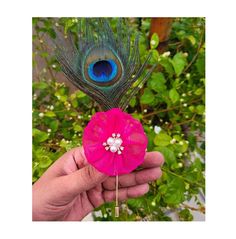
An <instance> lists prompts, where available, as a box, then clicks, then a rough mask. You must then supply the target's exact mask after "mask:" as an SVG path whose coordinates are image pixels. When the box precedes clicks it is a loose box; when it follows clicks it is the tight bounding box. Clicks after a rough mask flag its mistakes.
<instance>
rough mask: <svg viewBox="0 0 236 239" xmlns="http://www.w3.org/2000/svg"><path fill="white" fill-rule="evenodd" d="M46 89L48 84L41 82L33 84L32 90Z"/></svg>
mask: <svg viewBox="0 0 236 239" xmlns="http://www.w3.org/2000/svg"><path fill="white" fill-rule="evenodd" d="M47 87H48V84H47V83H46V82H43V81H40V82H34V83H33V89H34V90H44V89H46V88H47Z"/></svg>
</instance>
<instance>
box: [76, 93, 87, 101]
mask: <svg viewBox="0 0 236 239" xmlns="http://www.w3.org/2000/svg"><path fill="white" fill-rule="evenodd" d="M76 96H77V98H79V99H80V98H84V97H85V96H86V94H85V93H84V92H82V91H78V92H76Z"/></svg>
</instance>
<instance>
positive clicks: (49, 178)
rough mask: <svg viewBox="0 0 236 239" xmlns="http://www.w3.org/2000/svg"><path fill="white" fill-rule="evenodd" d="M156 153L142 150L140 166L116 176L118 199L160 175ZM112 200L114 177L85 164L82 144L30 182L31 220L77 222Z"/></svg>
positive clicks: (134, 194) (139, 192) (138, 192)
mask: <svg viewBox="0 0 236 239" xmlns="http://www.w3.org/2000/svg"><path fill="white" fill-rule="evenodd" d="M163 162H164V158H163V156H162V154H160V153H159V152H149V153H146V155H145V159H144V162H143V164H142V165H141V166H140V167H141V168H142V169H141V170H139V171H134V172H131V173H129V174H125V175H121V176H119V200H120V201H122V200H126V199H128V198H135V197H140V196H142V195H144V194H145V193H147V192H148V190H149V185H148V182H151V181H153V180H156V179H158V178H160V177H161V174H162V172H161V169H160V167H161V165H162V164H163ZM114 200H115V177H109V176H107V175H105V174H103V173H100V172H99V171H97V170H96V169H95V168H94V167H93V166H91V165H89V164H88V162H87V160H86V158H85V155H84V150H83V148H82V147H79V148H75V149H72V150H71V151H69V152H67V153H65V154H64V155H63V156H62V157H61V158H59V159H58V160H57V161H56V162H55V163H54V164H53V165H51V166H50V167H49V169H48V170H47V171H46V172H45V173H44V174H43V175H42V177H41V178H40V179H39V180H38V181H37V182H36V183H35V184H34V185H33V220H34V221H79V220H82V219H83V218H84V217H85V216H86V215H87V214H88V213H90V212H92V211H93V210H94V209H95V208H97V207H99V206H100V205H102V204H103V203H105V202H111V201H114Z"/></svg>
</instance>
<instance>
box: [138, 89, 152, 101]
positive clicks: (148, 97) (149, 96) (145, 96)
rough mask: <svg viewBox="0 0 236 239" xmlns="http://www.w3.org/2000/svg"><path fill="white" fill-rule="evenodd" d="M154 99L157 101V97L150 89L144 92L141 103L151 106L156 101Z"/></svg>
mask: <svg viewBox="0 0 236 239" xmlns="http://www.w3.org/2000/svg"><path fill="white" fill-rule="evenodd" d="M154 99H155V96H154V94H153V93H152V91H151V90H150V89H147V88H146V89H145V90H144V93H143V95H142V96H141V99H140V101H141V103H142V104H150V103H152V102H153V101H154Z"/></svg>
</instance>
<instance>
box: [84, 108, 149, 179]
mask: <svg viewBox="0 0 236 239" xmlns="http://www.w3.org/2000/svg"><path fill="white" fill-rule="evenodd" d="M112 135H113V136H112ZM112 137H113V139H110V141H109V140H108V139H109V138H112ZM117 138H119V139H121V141H119V140H118V141H114V140H117ZM113 141H114V142H115V143H117V142H118V144H114V145H115V146H116V147H115V146H114V145H113V144H111V143H110V142H113ZM120 142H122V143H121V144H120ZM108 143H109V144H108ZM147 143H148V140H147V136H146V135H145V133H144V130H143V127H142V124H141V123H140V122H139V121H138V120H136V119H134V118H133V117H132V116H131V115H129V114H127V113H125V112H123V111H122V110H120V109H119V108H114V109H111V110H109V111H106V112H98V113H96V114H95V115H93V117H92V118H91V120H90V122H89V123H88V125H87V127H86V128H85V129H84V134H83V147H84V152H85V156H86V158H87V160H88V162H89V163H90V164H91V165H93V166H94V167H95V168H96V169H97V170H99V171H100V172H102V173H105V174H107V175H109V176H115V175H121V174H126V173H130V172H131V171H133V170H134V169H136V168H137V167H138V166H139V165H140V164H141V163H142V162H143V160H144V155H145V151H146V148H147Z"/></svg>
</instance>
